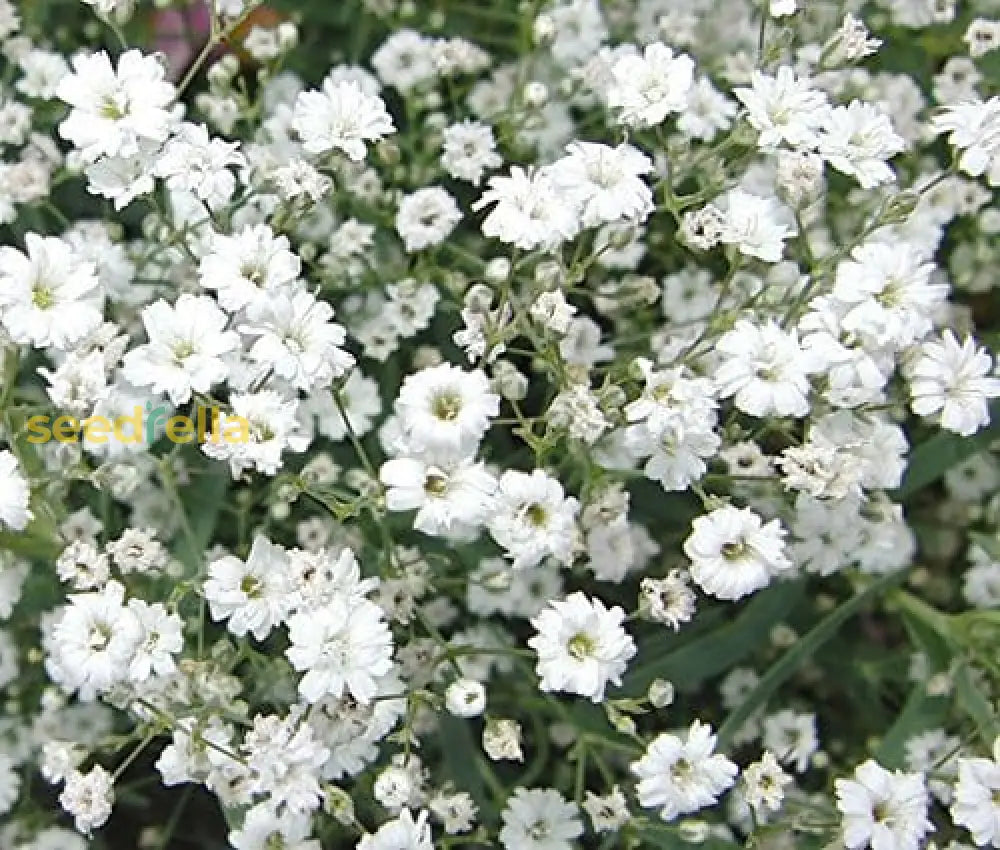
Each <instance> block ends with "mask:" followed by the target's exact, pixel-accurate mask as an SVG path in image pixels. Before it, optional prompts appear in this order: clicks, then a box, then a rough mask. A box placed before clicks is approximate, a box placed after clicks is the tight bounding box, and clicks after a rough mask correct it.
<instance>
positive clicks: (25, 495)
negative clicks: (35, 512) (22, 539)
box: [0, 449, 32, 531]
mask: <svg viewBox="0 0 1000 850" xmlns="http://www.w3.org/2000/svg"><path fill="white" fill-rule="evenodd" d="M30 498H31V490H30V488H29V487H28V482H27V481H25V479H24V476H23V475H22V474H21V470H20V468H19V466H18V462H17V458H16V457H14V455H13V454H11V452H9V451H7V450H6V449H4V451H2V452H0V526H6V527H7V528H12V529H14V531H23V530H24V527H25V526H26V525H27V524H28V521H29V520H30V519H31V517H32V514H31V511H30V510H28V501H29V499H30Z"/></svg>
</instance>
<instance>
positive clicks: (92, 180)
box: [83, 139, 159, 210]
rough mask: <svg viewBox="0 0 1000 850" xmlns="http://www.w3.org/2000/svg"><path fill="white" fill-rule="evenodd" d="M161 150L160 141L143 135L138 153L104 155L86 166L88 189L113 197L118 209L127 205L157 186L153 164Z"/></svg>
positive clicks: (97, 193) (95, 193)
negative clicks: (155, 142) (157, 142)
mask: <svg viewBox="0 0 1000 850" xmlns="http://www.w3.org/2000/svg"><path fill="white" fill-rule="evenodd" d="M158 152H159V147H158V146H157V145H154V144H153V143H152V142H148V141H145V140H142V139H140V140H139V144H138V148H137V151H136V153H134V154H129V155H128V156H102V157H101V158H100V159H98V160H97V161H96V162H92V163H90V164H89V165H88V166H87V167H86V168H84V170H83V172H84V174H86V175H87V180H88V183H87V191H88V192H90V193H91V194H92V195H100V196H101V197H102V198H107V199H108V200H109V201H113V202H114V205H115V209H116V210H122V209H124V208H125V207H127V206H128V205H129V204H130V203H132V201H134V200H135V199H136V198H138V197H140V196H141V195H148V194H150V193H151V192H152V191H153V189H154V188H155V186H156V181H155V180H154V179H153V166H154V164H155V161H156V155H157V153H158Z"/></svg>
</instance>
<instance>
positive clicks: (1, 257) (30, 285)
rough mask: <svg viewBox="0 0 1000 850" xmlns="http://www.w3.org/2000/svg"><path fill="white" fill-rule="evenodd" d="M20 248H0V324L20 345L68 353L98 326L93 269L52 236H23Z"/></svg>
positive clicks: (97, 282) (99, 315)
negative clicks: (23, 247) (53, 348)
mask: <svg viewBox="0 0 1000 850" xmlns="http://www.w3.org/2000/svg"><path fill="white" fill-rule="evenodd" d="M24 246H25V249H26V251H27V253H22V252H21V251H19V250H17V248H13V247H11V246H7V245H5V246H3V247H0V321H2V322H3V326H4V328H5V329H6V330H7V333H9V334H10V336H11V339H13V340H14V342H16V343H18V344H20V345H33V346H35V347H36V348H45V347H47V346H53V347H55V348H59V349H63V350H66V349H70V348H73V347H74V346H75V345H76V344H77V343H79V342H80V341H81V340H82V339H83V338H84V337H86V336H87V335H89V334H90V333H92V332H93V331H94V330H96V329H97V327H98V326H99V325H100V324H101V311H100V310H99V309H98V308H97V306H95V305H96V304H97V303H99V302H98V300H97V298H96V297H95V296H97V294H98V293H97V289H98V284H99V282H100V281H99V280H98V277H97V269H96V267H95V266H94V264H93V263H92V262H90V261H89V260H84V259H82V258H81V257H79V256H78V255H77V254H76V252H75V251H73V249H72V248H71V247H70V246H69V244H68V243H67V242H65V241H64V240H62V239H59V238H57V237H55V236H39V235H38V234H37V233H28V234H27V235H26V236H25V237H24Z"/></svg>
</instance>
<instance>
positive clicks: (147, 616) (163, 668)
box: [128, 599, 184, 682]
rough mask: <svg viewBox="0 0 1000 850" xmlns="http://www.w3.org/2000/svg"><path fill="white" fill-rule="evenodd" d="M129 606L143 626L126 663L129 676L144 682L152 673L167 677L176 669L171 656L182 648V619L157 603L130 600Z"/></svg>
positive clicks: (135, 680)
mask: <svg viewBox="0 0 1000 850" xmlns="http://www.w3.org/2000/svg"><path fill="white" fill-rule="evenodd" d="M128 607H129V610H130V611H132V613H133V614H135V616H136V618H137V619H138V621H139V626H140V628H141V629H142V638H141V640H140V642H139V645H138V646H137V647H136V650H135V655H133V656H132V663H131V664H130V665H129V678H130V679H131V680H132V681H134V682H145V681H146V680H147V679H149V677H150V676H152V675H154V674H155V675H157V676H169V675H170V674H171V673H173V672H174V670H176V669H177V665H176V664H175V662H174V658H173V657H174V656H175V655H176V654H177V653H179V652H180V651H181V650H182V649H183V648H184V635H183V633H182V627H183V623H182V622H181V618H180V617H179V616H177V614H171V613H169V612H168V611H167V609H166V608H165V607H164V606H163V605H161V604H160V603H159V602H157V603H154V604H152V605H150V604H149V603H148V602H144V601H143V600H141V599H131V600H129V603H128Z"/></svg>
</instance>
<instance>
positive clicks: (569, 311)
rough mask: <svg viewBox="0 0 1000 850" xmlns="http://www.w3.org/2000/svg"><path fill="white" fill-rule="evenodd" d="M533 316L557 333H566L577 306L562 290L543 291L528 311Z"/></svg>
mask: <svg viewBox="0 0 1000 850" xmlns="http://www.w3.org/2000/svg"><path fill="white" fill-rule="evenodd" d="M528 312H529V314H530V315H531V318H532V319H534V320H535V321H536V322H538V323H539V324H540V325H542V326H543V327H544V328H546V329H547V330H550V331H552V333H555V334H560V335H562V334H565V333H566V332H567V331H568V330H569V327H570V322H571V321H572V320H573V315H574V314H575V313H576V307H574V306H573V305H572V304H570V303H569V302H568V301H567V300H566V296H565V295H563V293H562V290H560V289H553V290H551V291H548V292H543V293H542V294H541V295H539V296H538V298H536V299H535V301H534V303H533V304H532V305H531V308H530V310H529V311H528Z"/></svg>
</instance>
